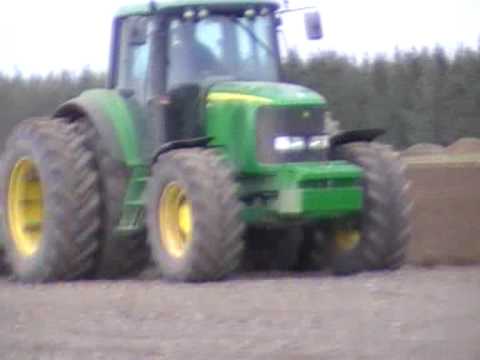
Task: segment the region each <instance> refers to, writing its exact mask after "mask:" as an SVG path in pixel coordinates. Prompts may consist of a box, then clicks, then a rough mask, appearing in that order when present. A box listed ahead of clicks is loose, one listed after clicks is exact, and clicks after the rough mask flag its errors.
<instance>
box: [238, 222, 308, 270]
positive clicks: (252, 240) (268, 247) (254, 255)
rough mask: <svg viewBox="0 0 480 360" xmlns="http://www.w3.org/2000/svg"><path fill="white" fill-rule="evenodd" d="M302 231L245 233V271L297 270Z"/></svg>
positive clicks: (294, 228)
mask: <svg viewBox="0 0 480 360" xmlns="http://www.w3.org/2000/svg"><path fill="white" fill-rule="evenodd" d="M302 242H303V231H302V228H301V227H299V226H294V227H292V228H259V227H254V228H250V229H248V231H247V237H246V250H245V258H244V269H245V270H246V271H261V270H263V271H267V270H278V271H290V270H295V269H296V268H297V263H298V258H299V251H300V248H301V244H302Z"/></svg>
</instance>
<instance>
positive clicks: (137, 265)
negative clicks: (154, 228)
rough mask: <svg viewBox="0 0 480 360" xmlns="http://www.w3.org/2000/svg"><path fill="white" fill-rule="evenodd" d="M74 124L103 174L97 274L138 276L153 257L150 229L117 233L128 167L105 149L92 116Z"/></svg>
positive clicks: (102, 275)
mask: <svg viewBox="0 0 480 360" xmlns="http://www.w3.org/2000/svg"><path fill="white" fill-rule="evenodd" d="M74 123H75V125H76V131H77V132H78V133H79V134H81V135H82V136H84V137H85V138H86V144H87V146H88V148H89V149H90V150H91V151H92V152H93V153H94V154H95V167H96V168H97V171H98V173H99V177H100V196H101V219H102V222H101V234H102V239H101V242H100V250H99V254H98V259H97V264H96V267H95V272H94V277H96V278H103V279H118V278H122V277H130V276H135V275H138V274H139V273H140V272H141V271H142V270H143V269H144V268H145V266H146V264H147V262H148V257H149V251H148V247H147V243H146V231H142V232H140V233H138V234H135V235H131V236H129V237H128V238H118V237H115V236H114V229H115V227H116V226H117V225H118V222H119V220H120V216H121V212H122V206H123V201H124V197H125V193H126V189H127V185H128V179H129V173H128V170H127V169H126V168H125V166H124V165H123V164H122V163H120V162H119V161H117V160H115V159H113V158H112V156H111V155H110V154H109V152H108V151H107V150H106V149H105V146H104V145H103V144H102V141H101V139H100V135H99V134H98V132H97V130H96V129H95V127H94V126H93V124H92V123H91V122H90V120H89V119H88V118H78V119H76V120H75V122H74Z"/></svg>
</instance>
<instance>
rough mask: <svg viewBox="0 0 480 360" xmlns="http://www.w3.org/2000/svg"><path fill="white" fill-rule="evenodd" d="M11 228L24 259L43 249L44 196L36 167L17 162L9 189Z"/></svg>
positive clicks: (22, 160) (27, 161) (9, 221)
mask: <svg viewBox="0 0 480 360" xmlns="http://www.w3.org/2000/svg"><path fill="white" fill-rule="evenodd" d="M7 207H8V224H9V227H10V234H11V237H12V238H13V241H14V243H15V246H16V249H17V252H18V253H19V254H20V255H21V256H24V257H30V256H32V255H34V254H35V253H36V252H37V251H38V249H39V248H40V243H41V239H42V227H43V192H42V186H41V181H40V177H39V175H38V171H37V168H36V167H35V164H34V163H33V162H32V161H31V160H30V159H27V158H22V159H20V160H18V161H17V163H16V164H15V167H14V168H13V171H12V172H11V174H10V181H9V186H8V197H7Z"/></svg>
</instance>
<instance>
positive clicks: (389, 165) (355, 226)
mask: <svg viewBox="0 0 480 360" xmlns="http://www.w3.org/2000/svg"><path fill="white" fill-rule="evenodd" d="M337 158H339V159H344V160H347V161H350V162H352V163H354V164H356V165H358V166H360V167H361V168H362V169H363V171H364V176H363V180H362V183H363V189H364V209H363V212H362V215H361V216H360V217H358V218H351V219H347V220H344V221H342V222H339V223H337V224H335V225H334V226H333V230H332V237H333V261H332V267H333V271H334V272H335V273H336V274H340V275H347V274H351V273H355V272H358V271H362V270H381V269H392V270H393V269H396V268H398V267H400V266H401V265H402V264H403V262H404V260H405V255H406V248H407V243H408V240H409V238H410V223H409V213H410V210H411V202H410V201H409V199H408V195H407V191H408V182H407V180H406V176H405V167H404V165H403V164H402V162H401V161H400V160H399V158H398V155H396V154H395V153H394V152H393V151H392V150H391V148H390V147H388V146H385V145H380V144H375V143H372V144H368V143H353V144H347V145H343V146H341V147H340V148H339V149H338V150H337Z"/></svg>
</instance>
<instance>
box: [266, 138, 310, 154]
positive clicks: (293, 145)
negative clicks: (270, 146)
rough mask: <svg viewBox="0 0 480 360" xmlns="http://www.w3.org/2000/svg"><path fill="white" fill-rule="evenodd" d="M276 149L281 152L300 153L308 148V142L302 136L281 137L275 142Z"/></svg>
mask: <svg viewBox="0 0 480 360" xmlns="http://www.w3.org/2000/svg"><path fill="white" fill-rule="evenodd" d="M274 148H275V150H276V151H279V152H298V151H303V150H305V149H306V148H307V142H306V141H305V139H304V138H303V137H300V136H279V137H276V138H275V140H274Z"/></svg>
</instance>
